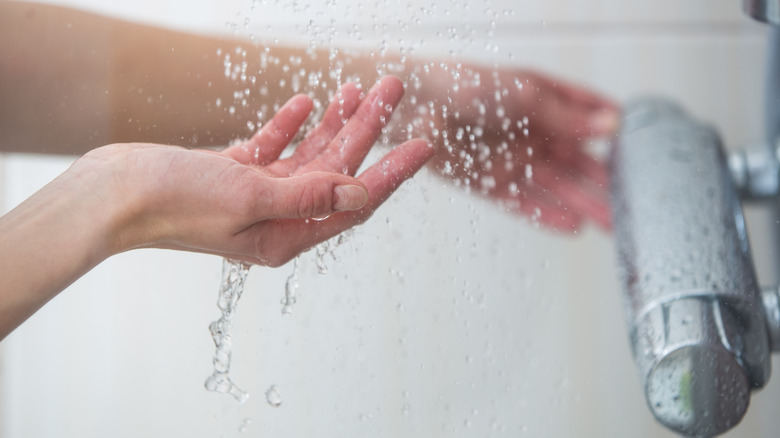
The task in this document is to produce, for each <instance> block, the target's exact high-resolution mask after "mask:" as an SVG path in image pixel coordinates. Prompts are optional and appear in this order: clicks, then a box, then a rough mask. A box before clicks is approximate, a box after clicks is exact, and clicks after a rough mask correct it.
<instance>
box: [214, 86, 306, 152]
mask: <svg viewBox="0 0 780 438" xmlns="http://www.w3.org/2000/svg"><path fill="white" fill-rule="evenodd" d="M311 109H312V101H311V99H310V98H309V97H308V96H305V95H297V96H294V97H292V98H291V99H290V100H288V101H287V103H285V104H284V106H282V108H281V109H279V111H278V112H277V113H276V114H275V115H274V117H273V118H272V119H271V121H269V122H268V123H267V124H266V125H265V126H263V128H262V129H260V131H258V132H257V133H256V134H255V135H254V136H253V137H252V138H251V139H249V140H248V141H246V142H244V143H241V144H237V145H235V146H231V147H229V148H227V149H225V150H224V151H223V153H224V154H225V155H227V156H228V157H231V158H233V159H234V160H236V161H238V162H239V163H242V164H247V165H260V166H263V165H266V164H268V163H270V162H272V161H274V160H276V159H277V158H279V155H280V154H281V153H282V151H284V148H286V147H287V145H288V144H289V143H290V141H291V140H292V139H293V137H295V134H296V133H297V132H298V130H299V129H300V128H301V126H302V125H303V122H305V121H306V118H307V117H308V116H309V113H311Z"/></svg>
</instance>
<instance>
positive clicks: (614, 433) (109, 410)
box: [0, 0, 780, 438]
mask: <svg viewBox="0 0 780 438" xmlns="http://www.w3.org/2000/svg"><path fill="white" fill-rule="evenodd" d="M60 3H64V4H70V5H77V6H82V7H87V8H91V9H93V10H97V11H100V12H104V13H109V14H115V15H118V16H121V17H125V18H130V19H138V20H145V21H148V22H152V23H156V24H160V25H170V26H176V27H180V28H185V29H191V30H203V31H209V32H217V31H222V30H224V29H225V27H224V22H225V21H236V22H240V21H241V20H243V19H244V18H246V17H249V18H251V26H253V29H255V31H257V32H260V31H263V30H267V29H269V27H268V26H271V27H270V29H271V30H272V31H273V32H274V33H277V34H278V36H284V35H293V34H295V33H296V32H297V29H299V28H296V25H297V26H301V25H304V26H305V24H306V22H307V20H308V19H309V18H310V17H313V18H312V19H323V20H329V19H330V18H331V17H332V18H333V19H334V20H335V21H336V22H337V23H347V24H349V23H353V22H354V23H358V24H359V25H361V26H363V27H364V28H365V29H367V30H368V29H371V27H372V25H374V24H376V23H377V22H382V20H387V21H388V22H389V24H390V25H392V24H393V23H397V20H399V19H400V20H411V21H414V20H415V19H416V18H420V19H421V24H420V25H419V26H415V27H413V28H412V30H411V34H410V35H404V37H406V38H410V39H411V38H413V37H415V36H418V35H421V36H424V37H425V38H429V39H428V40H427V42H426V45H425V46H424V47H422V48H421V52H425V51H429V52H432V53H436V52H437V51H439V50H441V49H442V48H444V49H446V46H447V44H446V43H441V42H437V41H435V34H436V31H437V30H441V29H442V26H445V27H446V26H448V25H449V26H456V27H457V26H463V25H465V24H468V25H470V26H473V27H474V28H475V29H477V32H478V33H479V34H481V35H484V34H485V32H486V31H487V29H489V27H490V26H489V21H490V17H489V16H488V15H486V14H485V10H488V9H489V10H491V11H496V12H498V13H499V16H498V19H497V27H496V29H495V33H494V36H493V37H492V38H493V42H494V43H495V45H497V46H498V47H499V48H500V51H499V53H498V54H497V55H494V54H487V53H486V52H485V51H484V50H483V49H482V44H479V43H475V44H474V45H473V46H471V47H467V48H466V49H467V50H465V53H466V56H469V57H471V58H473V59H475V60H480V61H486V62H495V61H499V62H501V63H502V64H503V65H509V64H517V65H518V66H530V67H534V68H539V69H542V70H545V71H548V72H551V73H554V74H556V75H558V76H562V77H565V78H568V79H570V80H573V81H575V82H580V83H582V84H586V85H589V86H592V87H594V88H596V89H598V90H600V91H602V92H604V93H606V94H608V95H610V96H612V97H614V98H615V99H618V100H620V101H624V100H626V99H630V98H632V97H634V96H637V95H640V94H646V93H662V94H665V95H670V96H673V97H675V98H676V99H678V100H679V101H680V102H681V103H682V104H683V105H685V106H686V107H687V108H688V109H689V110H690V111H691V112H692V113H694V114H696V115H697V116H699V117H701V118H702V119H705V120H709V121H712V122H713V123H716V124H717V125H718V127H719V128H720V130H721V131H722V134H723V137H724V139H725V141H726V143H727V144H730V145H737V144H741V143H743V142H745V141H747V140H751V139H754V138H756V137H757V136H758V134H759V133H760V132H761V102H762V88H763V87H762V85H763V80H764V79H763V67H764V42H763V33H764V32H763V29H762V27H761V26H759V25H758V24H755V23H753V22H751V21H750V20H749V19H747V18H745V17H744V16H743V14H742V13H741V12H740V2H739V1H738V0H686V1H684V2H680V1H675V0H657V1H654V2H626V1H620V0H566V1H564V0H557V1H552V0H524V1H517V0H514V1H510V0H502V1H487V0H473V1H467V0H457V1H453V2H445V1H417V2H413V1H408V2H404V1H396V0H377V1H375V2H360V1H357V0H355V1H349V2H348V1H345V0H336V1H334V2H325V1H315V0H312V1H311V2H307V1H304V0H298V1H297V2H292V1H281V0H280V1H273V0H269V1H267V2H261V3H265V5H264V7H263V8H260V7H258V9H256V10H255V11H254V12H250V7H249V4H250V3H251V2H250V1H249V0H247V1H243V0H230V1H221V2H217V1H213V2H187V1H183V0H156V1H154V2H152V1H137V2H100V1H93V0H63V1H61V2H60ZM309 3H311V4H312V5H311V6H309V7H306V5H307V4H309ZM293 5H297V6H293ZM425 11H433V12H432V13H430V14H429V13H428V12H425ZM505 11H511V14H507V13H505ZM304 12H305V13H304ZM301 20H303V21H301ZM415 32H416V34H415ZM431 35H433V36H434V37H430V36H431ZM510 53H511V54H512V57H511V59H510V58H509V56H508V55H509V54H510ZM2 160H3V161H2V162H0V164H2V166H1V167H0V169H3V168H4V169H5V172H4V173H0V177H2V181H1V183H2V186H1V188H2V195H3V196H0V200H3V199H4V207H5V209H8V208H10V207H11V206H13V205H15V204H16V203H18V202H20V201H21V200H22V199H24V198H25V197H26V196H28V195H29V194H30V193H31V192H32V191H33V190H34V189H35V188H36V187H39V186H40V185H42V184H45V183H46V182H47V181H49V180H50V179H51V178H53V177H54V176H55V175H56V174H57V173H58V172H60V171H62V170H63V169H64V168H65V167H66V166H67V165H68V163H69V162H70V159H67V158H50V159H40V158H32V157H27V156H22V155H15V156H7V157H4V158H2ZM761 225H762V224H761V223H760V221H757V224H756V225H755V226H754V228H752V229H756V230H758V229H759V228H760V226H761ZM756 240H757V241H759V242H760V241H761V239H760V238H758V239H756ZM764 240H765V239H764ZM766 251H767V249H765V248H757V251H756V252H757V254H759V256H760V254H764V253H765V252H766ZM336 254H337V255H338V257H339V260H338V261H335V260H332V259H326V262H327V265H328V267H329V272H328V273H327V274H325V275H321V274H317V273H316V268H315V262H314V258H313V255H312V254H307V255H306V256H304V257H303V259H302V260H301V266H300V272H299V273H298V275H299V281H300V288H299V290H298V294H299V302H298V303H297V305H296V307H295V311H294V314H293V315H292V316H288V317H283V316H282V315H281V314H280V308H281V305H280V304H279V300H280V299H281V297H282V295H283V291H284V283H285V280H286V278H287V276H288V275H290V274H291V272H292V266H289V265H288V266H285V267H282V268H280V269H277V270H271V269H260V268H253V270H252V271H251V273H250V280H249V284H248V286H247V291H246V293H245V295H244V297H243V298H242V302H241V303H240V306H239V309H238V313H237V315H236V318H237V324H238V326H237V332H236V334H235V337H234V342H235V347H234V355H233V360H234V367H233V377H234V379H235V380H236V381H237V383H238V384H239V386H242V387H243V388H244V389H246V390H248V391H249V392H250V393H251V398H250V401H249V402H248V403H247V404H246V405H243V406H239V405H238V404H237V403H236V402H235V401H233V400H232V399H230V398H228V397H226V396H223V395H217V394H212V393H208V392H206V391H205V390H204V389H203V387H202V382H203V381H204V379H205V377H206V376H207V375H208V374H209V372H210V358H211V354H212V353H213V346H212V344H211V339H210V336H209V333H208V330H207V326H208V323H209V322H210V321H211V320H213V319H215V318H216V316H217V308H216V306H215V301H216V293H217V287H218V282H219V269H220V260H219V259H218V258H216V257H210V256H204V255H195V254H184V253H173V252H165V251H151V250H149V251H137V252H133V253H128V254H123V255H121V256H118V257H115V258H113V259H111V260H109V261H107V262H106V263H104V264H103V265H101V266H99V267H98V268H96V269H95V270H94V271H93V272H91V273H89V274H88V275H87V276H85V277H84V278H82V279H81V280H79V281H78V282H77V283H76V284H74V285H73V286H72V287H71V288H69V289H68V290H67V291H66V292H65V293H63V294H62V295H60V296H59V297H57V298H56V299H55V300H54V301H52V302H51V303H50V304H49V305H48V306H47V307H46V308H44V309H43V310H42V311H41V312H39V313H38V314H37V315H35V316H34V317H33V318H32V319H30V320H29V321H28V322H27V323H25V325H23V326H22V327H21V328H20V329H18V330H17V331H16V332H15V333H13V334H12V335H11V336H9V337H8V338H7V339H6V340H5V341H3V342H2V343H0V408H2V411H0V436H3V437H11V438H17V437H48V436H82V437H98V436H101V437H102V436H113V437H137V436H198V437H199V436H226V437H227V436H290V437H301V436H350V437H354V436H386V437H396V436H419V437H436V436H441V437H450V436H502V437H503V436H506V437H517V436H529V437H667V436H672V434H670V433H669V432H667V431H665V430H664V429H663V428H661V427H660V426H658V425H656V424H655V422H654V421H653V419H652V418H651V415H650V413H649V411H648V410H647V409H646V408H645V405H644V401H643V394H642V391H641V388H640V382H639V379H638V377H637V372H636V369H635V367H634V365H633V363H632V361H631V358H630V353H629V348H628V341H627V334H626V331H625V327H624V325H623V314H622V309H621V303H620V291H619V289H618V284H617V281H616V273H615V269H614V256H613V250H612V241H611V237H610V236H608V235H605V234H603V233H601V232H599V231H596V230H592V229H589V230H586V231H585V232H583V233H581V234H580V235H579V236H576V237H573V238H567V237H560V236H556V235H552V234H551V233H549V232H545V231H540V230H537V229H535V228H534V227H533V226H530V225H529V224H528V223H527V222H525V221H521V220H517V219H516V218H514V217H510V216H508V215H506V214H504V213H502V212H501V211H499V210H498V209H497V208H494V207H493V206H492V205H490V204H487V203H485V202H484V201H481V200H478V199H476V198H474V197H468V196H465V195H463V194H461V193H459V192H457V191H456V190H454V189H452V188H450V187H443V186H442V182H441V181H439V180H435V179H433V178H432V177H430V175H422V177H420V178H417V179H416V180H415V181H412V182H411V183H408V184H406V185H404V186H403V187H402V188H401V190H400V193H399V194H398V195H396V196H395V197H393V198H392V199H391V200H390V201H389V202H388V204H387V205H385V206H383V207H382V208H381V209H380V210H379V211H378V212H377V213H376V215H375V216H374V217H373V218H372V220H371V221H369V222H368V223H367V224H365V225H364V226H362V227H360V228H359V229H358V230H357V231H355V233H354V235H353V236H352V237H351V239H350V240H349V241H348V242H347V243H346V244H344V245H342V246H341V247H339V248H338V249H337V251H336ZM63 256H65V255H63ZM757 261H758V264H759V266H760V268H761V270H762V275H763V276H769V275H770V273H769V272H767V271H768V268H767V266H768V263H767V262H766V260H762V259H761V257H759V258H758V260H757ZM779 381H780V378H775V379H773V380H772V381H771V383H770V385H769V387H768V388H766V389H765V390H763V391H762V392H760V393H758V394H756V395H755V396H754V398H753V402H752V404H751V407H750V409H749V411H748V414H747V417H746V419H745V420H744V422H743V424H742V425H740V426H739V428H737V429H736V430H735V431H734V432H732V433H731V434H729V436H733V437H774V436H776V435H777V430H780V428H778V426H780V424H779V422H778V420H777V415H776V413H777V412H780V383H779ZM271 385H277V387H278V388H279V390H280V392H281V394H282V397H283V400H284V401H283V403H282V405H281V407H279V408H273V407H271V406H269V405H268V404H267V403H265V401H264V395H263V393H264V392H265V390H266V389H267V388H268V387H270V386H271ZM242 428H243V429H245V430H244V431H243V432H241V431H240V429H242Z"/></svg>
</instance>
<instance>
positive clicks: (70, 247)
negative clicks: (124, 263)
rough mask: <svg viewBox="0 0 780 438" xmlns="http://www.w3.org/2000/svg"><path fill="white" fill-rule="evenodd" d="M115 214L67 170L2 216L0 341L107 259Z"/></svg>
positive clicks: (0, 232)
mask: <svg viewBox="0 0 780 438" xmlns="http://www.w3.org/2000/svg"><path fill="white" fill-rule="evenodd" d="M114 217H115V216H114V215H113V214H111V212H110V204H109V203H106V202H105V200H102V199H100V197H99V196H97V193H95V192H94V191H91V190H89V189H88V187H86V186H85V185H84V184H83V182H82V181H80V180H78V179H76V178H73V177H72V176H71V175H69V174H67V173H66V174H64V175H62V176H60V177H59V178H57V179H56V180H54V181H53V182H51V183H50V184H48V185H47V186H46V187H44V188H43V189H41V190H40V191H39V192H37V193H36V194H35V195H33V196H32V197H30V198H29V199H27V200H26V201H24V202H23V203H22V204H20V205H19V206H17V207H16V208H15V209H14V210H12V211H11V212H9V213H8V214H6V215H5V216H3V217H0V242H2V244H0V272H2V273H3V281H2V285H1V286H0V339H2V338H3V337H5V336H6V335H7V334H8V333H10V332H11V331H12V330H13V329H14V328H16V327H17V326H18V325H19V324H21V323H22V322H23V321H24V320H26V319H27V318H28V317H29V316H30V315H32V314H33V313H34V312H35V311H36V310H38V309H39V308H40V307H41V306H43V305H44V304H45V303H46V302H48V301H49V300H50V299H52V298H53V297H54V296H55V295H56V294H57V293H59V292H60V291H61V290H63V289H64V288H65V287H67V286H68V285H69V284H71V283H72V282H73V281H75V280H76V279H77V278H79V277H80V276H81V275H83V274H84V273H86V272H87V271H89V270H90V269H92V268H93V267H94V266H95V265H97V264H98V263H100V262H101V261H102V260H103V259H105V258H106V257H108V255H109V253H110V244H109V242H110V239H107V237H108V236H109V234H110V231H109V229H110V227H111V225H110V221H111V220H112V219H113V218H114Z"/></svg>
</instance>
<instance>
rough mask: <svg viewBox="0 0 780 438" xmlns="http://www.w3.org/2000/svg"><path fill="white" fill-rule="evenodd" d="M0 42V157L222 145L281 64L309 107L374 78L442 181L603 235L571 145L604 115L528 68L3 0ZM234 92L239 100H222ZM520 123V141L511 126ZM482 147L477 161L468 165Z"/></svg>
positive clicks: (585, 163)
mask: <svg viewBox="0 0 780 438" xmlns="http://www.w3.org/2000/svg"><path fill="white" fill-rule="evenodd" d="M0 41H3V46H4V47H3V56H2V57H0V78H2V80H1V81H0V96H2V99H1V100H0V149H4V150H7V151H11V150H21V151H25V152H44V153H69V154H77V155H81V154H83V153H85V152H87V151H88V150H91V149H93V148H95V147H98V146H101V145H105V144H109V143H117V142H129V141H144V142H153V143H163V144H182V145H186V146H187V147H208V146H215V145H224V144H227V143H229V142H230V141H232V140H233V139H235V138H237V137H242V136H247V135H251V134H252V132H251V131H250V130H249V129H248V128H247V122H248V121H249V122H262V121H263V120H258V116H257V111H258V110H260V109H265V111H264V113H265V114H271V113H273V112H274V111H275V108H274V105H271V104H269V103H273V102H284V101H285V100H287V99H289V98H290V97H292V96H293V95H294V94H295V92H294V91H293V90H292V89H291V87H290V85H289V84H290V83H291V82H292V81H291V80H290V76H291V74H292V71H294V70H295V69H288V70H286V68H289V66H290V65H292V64H296V65H299V67H300V68H301V69H304V70H305V71H306V72H324V73H326V74H324V76H323V78H322V80H321V83H325V84H326V85H327V86H326V87H321V86H315V87H307V86H305V85H304V89H303V90H302V91H303V92H305V93H306V94H308V95H309V96H310V97H311V98H312V99H313V100H314V102H315V104H318V105H322V106H323V107H324V104H323V103H326V102H328V101H329V99H330V97H332V96H330V95H329V94H328V90H335V89H338V87H337V84H338V83H339V82H338V80H342V81H344V82H346V80H345V79H346V78H350V79H352V80H353V81H354V82H356V83H360V84H363V85H365V86H366V88H368V86H370V85H371V84H373V83H374V82H375V80H376V79H375V78H376V76H377V71H378V70H385V71H392V74H393V75H396V76H398V77H399V78H400V79H401V80H402V82H403V83H404V84H405V85H406V89H407V93H406V95H407V97H406V99H404V101H403V102H401V104H400V107H399V110H398V111H397V114H396V117H394V119H393V121H392V129H390V130H389V132H390V135H391V136H393V138H392V140H393V141H394V142H398V141H401V140H408V139H411V138H415V137H423V138H426V139H428V140H429V141H430V142H431V143H432V144H433V145H434V147H435V150H436V156H435V157H434V159H433V160H432V168H433V169H434V170H436V171H437V172H438V173H439V174H441V175H442V176H443V177H444V178H446V179H447V180H449V181H452V182H453V183H454V184H455V185H459V186H461V187H468V188H469V189H470V190H472V192H473V193H475V194H478V195H482V196H487V197H489V198H490V199H492V200H495V201H496V202H498V203H499V204H500V205H501V206H502V208H504V209H505V210H507V211H510V212H515V213H518V214H519V215H521V216H531V217H533V219H534V221H536V222H537V223H539V224H542V225H544V226H546V227H548V228H551V229H554V230H557V231H560V232H565V233H571V232H574V231H577V230H579V229H581V228H582V227H583V226H585V225H587V224H588V223H593V224H596V225H597V226H599V227H601V228H603V229H607V230H608V229H610V227H611V224H610V220H609V217H610V213H609V209H608V194H607V189H606V179H607V177H606V169H605V166H604V164H603V163H602V162H600V161H598V160H596V159H594V158H593V157H592V156H591V155H590V154H588V153H587V152H586V151H585V146H586V145H587V140H588V139H589V138H592V137H605V136H611V135H613V134H614V132H615V130H616V128H617V125H618V107H617V105H615V104H614V103H613V102H611V101H610V100H609V99H607V98H605V97H603V96H600V95H598V94H597V93H594V92H592V91H589V90H585V89H583V88H581V87H578V86H576V85H573V84H569V83H567V82H566V81H562V80H559V79H557V78H552V77H550V76H548V75H544V74H541V73H539V72H535V71H532V70H526V69H519V68H513V67H503V68H486V67H483V66H480V65H475V64H469V63H460V62H453V61H452V60H447V62H440V61H438V60H423V59H410V60H402V59H401V58H399V57H397V56H393V55H386V56H383V57H380V56H379V55H375V54H366V53H362V52H349V51H347V50H333V51H328V50H324V49H319V50H314V51H310V50H306V49H302V48H294V47H284V46H263V45H260V44H256V43H254V42H252V41H248V40H242V39H236V38H229V37H211V36H203V35H193V34H186V33H181V32H174V31H170V30H166V29H160V28H155V27H150V26H144V25H140V24H136V23H129V22H125V21H121V20H115V19H110V18H106V17H101V16H97V15H94V14H90V13H86V12H83V11H77V10H72V9H67V8H60V7H54V6H48V5H37V4H34V3H17V2H12V1H5V2H0ZM31 41H32V42H34V43H31ZM236 49H238V50H236ZM228 58H229V60H230V63H231V64H230V65H231V67H230V68H228V70H229V74H227V75H226V74H225V73H226V71H225V64H224V61H225V60H226V59H228ZM262 59H266V60H267V62H265V63H264V62H263V61H262ZM291 60H296V62H295V63H293V62H292V61H291ZM242 62H245V63H246V69H245V70H244V73H245V74H244V75H242V74H241V69H240V65H241V63H242ZM297 68H298V67H296V69H297ZM334 68H337V69H339V70H340V71H341V72H342V73H341V74H340V75H339V79H338V80H336V79H333V78H330V76H329V75H328V74H327V73H328V72H331V71H333V70H334ZM258 72H261V73H258ZM475 78H478V79H479V80H478V81H475V80H474V79H475ZM303 82H304V83H305V82H306V81H303ZM281 83H286V84H287V86H286V87H281V86H280V84H281ZM516 84H522V88H520V87H518V86H517V85H516ZM244 89H247V90H250V93H249V94H246V95H243V96H241V97H240V98H235V97H234V96H235V95H234V93H235V92H236V91H237V90H244ZM258 90H265V91H264V93H263V92H260V91H258ZM497 91H500V92H501V100H500V102H497V101H496V100H495V98H494V96H495V94H496V92H497ZM218 99H219V101H221V102H222V104H221V106H217V105H216V102H217V100H218ZM428 102H431V103H432V105H431V106H430V107H429V106H428V105H427V103H428ZM442 106H446V107H447V108H448V110H447V111H446V112H445V111H442V109H441V108H442ZM480 107H482V108H485V111H484V112H480V111H479V110H478V109H479V108H480ZM499 107H501V108H502V109H503V115H499V112H498V111H497V110H498V109H499ZM231 108H232V113H231ZM504 119H507V120H508V121H509V124H508V125H509V127H510V128H509V129H508V130H505V129H502V126H503V125H504ZM526 119H527V121H528V123H526V124H524V126H523V128H528V136H525V135H524V133H523V128H518V127H517V124H518V122H522V121H524V120H526ZM477 126H479V127H481V128H482V131H483V135H482V136H481V137H480V138H477V139H475V141H469V140H468V136H467V135H466V136H463V135H461V136H459V135H458V132H459V131H460V132H465V131H466V130H470V129H472V128H474V127H477ZM459 138H460V140H459ZM485 147H487V150H489V152H490V157H489V159H480V156H481V155H484V154H481V152H480V151H482V150H485ZM529 148H530V149H529ZM529 150H530V151H531V153H530V154H529ZM447 163H449V165H447ZM528 166H530V168H531V170H532V174H533V177H532V178H528V177H527V176H526V174H527V172H526V167H528ZM485 181H488V182H490V181H492V187H490V185H491V184H488V185H486V184H483V182H485Z"/></svg>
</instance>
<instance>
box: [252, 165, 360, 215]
mask: <svg viewBox="0 0 780 438" xmlns="http://www.w3.org/2000/svg"><path fill="white" fill-rule="evenodd" d="M262 178H265V179H266V180H267V181H266V184H267V186H266V190H264V191H263V192H264V193H265V194H267V197H268V199H266V200H263V201H262V202H259V203H258V206H259V208H258V214H259V215H262V216H263V219H276V218H301V219H305V218H319V219H324V218H326V217H328V216H330V215H331V214H333V213H334V212H337V211H351V210H358V209H360V208H362V207H363V206H364V205H366V202H367V201H368V191H367V190H366V187H365V186H364V185H363V183H362V182H360V181H358V180H357V179H355V178H352V177H349V176H346V175H341V174H338V173H329V172H310V173H307V174H305V175H300V176H295V177H289V178H267V177H262Z"/></svg>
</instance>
